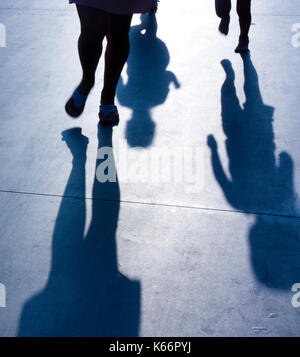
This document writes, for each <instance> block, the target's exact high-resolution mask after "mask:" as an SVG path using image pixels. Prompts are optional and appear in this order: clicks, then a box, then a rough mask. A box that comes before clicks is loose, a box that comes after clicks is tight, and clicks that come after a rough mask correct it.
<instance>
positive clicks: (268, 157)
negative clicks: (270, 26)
mask: <svg viewBox="0 0 300 357" xmlns="http://www.w3.org/2000/svg"><path fill="white" fill-rule="evenodd" d="M242 59H243V65H244V75H245V84H244V92H245V96H246V103H245V104H244V105H243V107H242V106H241V105H240V103H239V99H238V97H237V93H236V88H235V83H234V80H235V73H234V70H233V68H232V65H231V63H230V61H228V60H223V61H222V66H223V68H224V70H225V73H226V79H225V82H224V84H223V86H222V90H221V99H222V125H223V131H224V134H225V135H226V143H225V144H226V151H227V155H228V159H229V172H230V177H228V175H227V174H226V171H225V169H224V167H223V165H222V162H221V159H220V156H219V153H218V146H217V142H216V140H215V138H214V137H213V136H212V135H211V136H209V137H208V145H209V146H210V148H211V154H212V167H213V171H214V174H215V177H216V180H217V182H218V183H219V185H220V187H221V188H222V190H223V193H224V195H225V197H226V199H227V201H228V202H229V203H230V205H231V206H232V207H233V208H234V209H236V210H238V211H241V212H245V213H247V214H252V216H253V217H254V219H255V222H254V224H253V226H252V227H251V229H250V232H249V247H250V252H251V254H250V256H251V263H252V269H253V272H254V274H255V276H256V278H257V280H258V281H259V282H261V283H263V284H264V285H266V286H268V287H270V288H275V289H290V288H291V287H292V285H293V284H294V283H295V282H298V281H299V278H300V240H299V220H298V219H292V218H287V217H284V216H283V217H280V215H281V214H280V212H282V210H283V209H284V211H285V212H288V215H291V216H298V213H297V210H296V208H295V207H294V197H295V191H294V182H293V161H292V158H291V157H290V155H289V154H288V153H286V152H282V153H280V155H279V157H278V158H277V155H276V151H275V149H276V147H275V141H274V132H273V114H274V108H273V107H270V106H267V105H265V104H264V101H263V98H262V95H261V91H260V87H259V80H258V75H257V73H256V70H255V67H254V65H253V63H252V61H251V58H250V55H249V54H246V55H244V56H242Z"/></svg>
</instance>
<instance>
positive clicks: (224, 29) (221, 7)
mask: <svg viewBox="0 0 300 357" xmlns="http://www.w3.org/2000/svg"><path fill="white" fill-rule="evenodd" d="M215 7H216V14H217V16H218V17H220V18H221V22H220V25H219V31H220V32H221V33H222V34H224V35H227V34H228V31H229V23H230V10H231V0H215Z"/></svg>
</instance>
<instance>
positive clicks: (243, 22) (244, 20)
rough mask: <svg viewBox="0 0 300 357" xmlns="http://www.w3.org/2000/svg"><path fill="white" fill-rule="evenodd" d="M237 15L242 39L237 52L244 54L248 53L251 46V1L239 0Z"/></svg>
mask: <svg viewBox="0 0 300 357" xmlns="http://www.w3.org/2000/svg"><path fill="white" fill-rule="evenodd" d="M237 13H238V15H239V22H240V30H241V33H240V38H239V44H238V46H237V48H236V49H235V52H237V53H242V52H247V51H248V46H249V30H250V25H251V19H252V18H251V0H237Z"/></svg>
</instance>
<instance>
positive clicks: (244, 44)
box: [234, 37, 249, 53]
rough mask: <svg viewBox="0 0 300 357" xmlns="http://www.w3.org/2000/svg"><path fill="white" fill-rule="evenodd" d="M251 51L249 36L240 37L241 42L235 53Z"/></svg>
mask: <svg viewBox="0 0 300 357" xmlns="http://www.w3.org/2000/svg"><path fill="white" fill-rule="evenodd" d="M248 51H249V38H248V37H247V38H241V37H240V39H239V44H238V46H237V48H236V49H235V50H234V52H235V53H246V52H248Z"/></svg>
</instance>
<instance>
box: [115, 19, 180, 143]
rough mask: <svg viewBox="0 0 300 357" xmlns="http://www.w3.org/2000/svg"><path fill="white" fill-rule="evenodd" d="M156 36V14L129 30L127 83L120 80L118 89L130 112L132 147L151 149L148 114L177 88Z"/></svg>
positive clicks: (152, 128)
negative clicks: (172, 87) (171, 88)
mask: <svg viewBox="0 0 300 357" xmlns="http://www.w3.org/2000/svg"><path fill="white" fill-rule="evenodd" d="M156 33H157V21H156V17H155V14H148V15H141V24H140V25H137V26H133V27H132V28H131V30H130V55H129V58H128V61H127V74H128V81H127V83H126V84H125V83H124V81H123V79H122V78H121V79H120V81H119V85H118V88H117V96H118V100H119V102H120V104H121V105H123V106H125V107H128V108H130V109H131V110H132V117H131V119H130V120H129V121H128V122H127V126H126V134H125V136H126V139H127V141H128V144H129V146H131V147H149V146H151V144H152V142H153V138H154V136H155V122H154V121H153V119H152V116H151V110H152V109H153V108H155V107H156V106H159V105H161V104H163V103H164V102H165V101H166V99H167V97H168V94H169V91H170V84H171V83H173V84H174V86H175V88H179V87H180V84H179V82H178V80H177V78H176V76H175V75H174V73H172V72H170V71H167V67H168V65H169V62H170V55H169V51H168V48H167V46H166V45H165V43H164V42H163V41H162V40H160V39H159V38H157V37H156ZM166 119H168V118H166Z"/></svg>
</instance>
